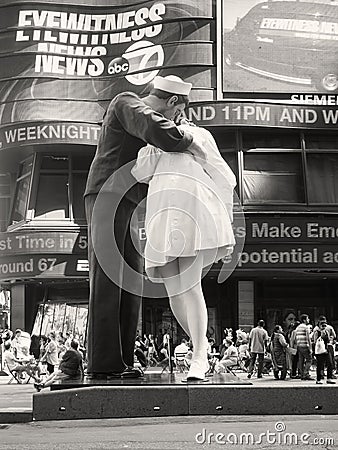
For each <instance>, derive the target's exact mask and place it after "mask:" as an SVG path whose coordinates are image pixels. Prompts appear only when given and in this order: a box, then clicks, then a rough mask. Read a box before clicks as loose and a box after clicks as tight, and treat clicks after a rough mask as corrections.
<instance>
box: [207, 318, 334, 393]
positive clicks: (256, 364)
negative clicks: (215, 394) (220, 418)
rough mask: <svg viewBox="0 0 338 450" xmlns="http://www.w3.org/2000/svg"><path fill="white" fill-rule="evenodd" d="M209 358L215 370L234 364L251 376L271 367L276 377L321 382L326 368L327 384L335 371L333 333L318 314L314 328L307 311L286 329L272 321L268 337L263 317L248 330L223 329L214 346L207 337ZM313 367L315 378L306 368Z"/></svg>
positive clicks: (325, 320) (332, 380) (261, 373)
mask: <svg viewBox="0 0 338 450" xmlns="http://www.w3.org/2000/svg"><path fill="white" fill-rule="evenodd" d="M209 343H210V349H209V358H215V356H216V357H217V361H216V363H215V364H214V366H215V371H216V372H217V373H222V372H227V371H229V369H231V368H234V367H236V366H238V367H239V368H242V369H243V370H245V371H246V372H247V377H248V378H251V377H252V376H253V374H254V373H256V374H257V378H262V377H263V374H264V373H265V374H269V373H270V371H271V370H272V373H273V376H274V378H275V379H276V380H285V379H286V378H287V376H289V377H290V378H292V379H301V380H316V383H317V384H323V380H324V377H325V370H326V382H327V384H335V383H336V382H335V381H334V380H335V379H336V378H337V373H338V351H337V350H336V345H338V344H336V332H335V330H334V328H333V327H332V326H331V325H329V324H328V322H327V319H326V317H325V316H323V315H322V316H320V317H319V320H318V322H317V324H316V326H315V327H313V326H312V324H311V323H310V318H309V316H308V315H307V314H302V315H301V316H300V317H299V320H297V319H296V318H294V320H292V321H291V323H289V325H288V327H287V329H284V330H283V328H282V326H281V325H279V324H276V325H275V326H274V328H273V332H272V333H271V335H270V336H269V334H268V332H267V331H266V329H265V322H264V320H259V321H258V323H257V326H256V327H254V328H252V329H251V331H250V332H249V333H245V332H244V331H242V330H240V329H239V330H237V331H236V333H235V336H234V333H233V332H232V330H231V329H226V330H225V337H224V339H223V342H222V344H221V345H220V346H219V347H218V348H217V346H215V341H214V340H213V339H212V340H209ZM311 367H316V379H314V378H312V377H311V374H310V369H311Z"/></svg>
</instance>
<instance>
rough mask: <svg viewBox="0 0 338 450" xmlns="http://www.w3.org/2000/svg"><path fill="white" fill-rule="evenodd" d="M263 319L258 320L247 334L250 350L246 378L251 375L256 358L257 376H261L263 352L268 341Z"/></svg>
mask: <svg viewBox="0 0 338 450" xmlns="http://www.w3.org/2000/svg"><path fill="white" fill-rule="evenodd" d="M264 326H265V322H264V320H259V321H258V323H257V326H256V327H255V328H253V329H252V330H251V331H250V334H249V351H250V355H251V357H250V365H249V369H248V375H247V376H248V378H251V377H252V373H253V371H254V367H255V363H256V359H258V369H257V378H262V377H263V375H262V372H263V364H264V353H265V349H266V345H267V343H268V339H269V336H268V333H267V331H266V330H265V329H264Z"/></svg>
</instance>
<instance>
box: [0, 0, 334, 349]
mask: <svg viewBox="0 0 338 450" xmlns="http://www.w3.org/2000/svg"><path fill="white" fill-rule="evenodd" d="M239 3H241V2H233V1H231V0H222V1H211V0H208V1H206V0H198V1H197V0H191V1H184V2H182V1H181V0H176V1H174V0H163V1H153V0H151V1H140V0H139V1H135V0H134V1H133V2H128V1H127V2H126V1H122V0H115V1H114V2H110V1H108V0H96V1H94V2H90V3H89V2H88V1H86V0H72V1H70V0H69V1H68V0H63V1H60V2H58V5H56V4H54V3H53V2H50V1H45V2H36V1H28V2H23V1H13V2H11V4H10V5H9V4H8V2H7V1H5V0H3V1H0V11H1V15H0V17H1V18H0V29H1V31H2V33H1V40H0V61H1V64H0V99H1V106H0V117H1V122H0V207H1V209H0V211H1V214H0V227H1V228H0V231H1V235H0V286H1V292H2V297H1V298H2V300H1V305H0V307H2V310H0V311H2V316H1V317H2V319H1V320H2V324H1V323H0V325H2V326H3V327H5V326H6V325H9V326H11V328H18V327H19V328H23V329H25V330H27V331H29V332H32V333H33V334H37V335H39V334H45V333H46V332H47V331H48V330H49V329H51V328H53V329H55V330H57V331H61V332H66V331H71V332H75V333H77V334H79V335H80V337H81V339H82V340H83V341H85V334H86V313H87V303H88V262H87V255H86V250H87V232H86V222H85V215H84V203H83V197H82V195H83V192H84V186H85V182H86V177H87V173H88V169H89V165H90V162H91V160H92V158H93V155H94V152H95V145H96V142H97V139H98V135H99V132H100V123H101V121H102V117H103V114H104V111H105V109H106V107H107V106H108V104H109V101H110V100H111V98H113V97H114V95H116V94H117V93H119V92H121V91H125V90H131V91H134V92H136V93H138V94H139V95H144V94H146V93H147V92H148V91H149V88H150V86H151V82H152V80H153V79H154V77H155V76H156V75H158V74H159V75H162V76H165V75H167V74H171V73H175V74H177V75H179V76H181V77H182V78H184V79H185V80H187V81H189V82H191V83H192V84H193V89H192V94H191V100H192V101H191V105H190V106H189V108H188V110H187V116H188V118H189V119H191V120H192V121H194V122H195V123H196V124H198V125H201V126H204V127H206V128H208V129H209V130H210V131H211V132H212V133H213V135H214V137H215V139H216V141H217V143H218V145H219V148H220V151H221V153H222V156H223V157H224V159H225V160H226V161H227V162H228V163H229V165H230V166H231V168H232V169H233V171H234V172H235V174H236V177H237V180H238V185H237V197H238V200H236V201H235V215H236V214H240V213H241V212H244V217H245V224H244V225H243V224H242V225H240V226H238V227H237V228H235V234H236V236H237V238H238V241H241V240H243V239H244V238H245V245H244V248H243V249H240V248H238V249H236V250H237V251H235V252H234V255H233V258H234V260H235V261H236V263H237V260H238V263H237V265H236V269H235V270H234V272H233V273H232V275H231V276H230V277H228V278H226V279H224V280H223V278H225V277H222V265H220V264H216V265H214V266H213V267H212V269H211V270H210V271H209V272H208V273H207V274H206V276H205V277H204V279H203V288H204V292H205V297H206V301H207V306H208V311H209V329H208V334H209V335H210V336H214V337H215V338H216V340H217V341H218V342H219V341H220V340H221V339H222V335H223V329H224V328H226V327H232V328H237V327H241V328H244V329H249V328H250V327H251V326H252V325H253V324H254V323H255V322H256V321H257V319H259V318H264V319H265V320H266V322H267V326H268V329H269V331H271V328H272V327H273V325H274V324H275V323H280V324H282V325H284V326H287V323H288V320H290V318H292V317H293V316H295V317H296V316H298V315H299V314H301V313H304V312H305V313H308V314H309V315H310V317H311V319H312V321H315V320H316V319H318V316H319V315H320V314H325V315H327V317H328V319H329V320H330V322H331V323H333V325H335V326H337V325H338V311H337V306H336V305H337V301H336V298H337V293H338V292H337V291H338V279H337V271H338V245H337V244H336V242H337V237H338V215H337V213H338V209H337V204H338V187H337V181H336V180H337V179H338V178H337V175H338V133H337V130H336V128H337V121H338V108H337V100H338V96H337V95H336V94H335V92H337V89H338V85H337V86H336V78H335V76H336V73H337V72H338V66H336V67H335V66H334V64H333V63H332V62H331V59H329V58H328V53H332V52H334V54H335V55H336V53H335V48H334V42H335V38H334V37H335V36H337V35H338V31H337V30H338V5H333V4H330V3H332V2H328V1H325V0H323V1H313V2H309V1H307V0H306V1H303V2H302V1H298V2H296V1H295V2H290V1H278V2H274V1H266V2H258V1H256V0H252V2H250V1H249V2H247V5H246V6H245V7H244V6H243V5H242V4H241V5H239ZM298 4H302V5H301V6H302V8H299V5H298ZM305 4H306V6H304V5H305ZM318 17H320V19H318ZM253 23H254V24H256V25H257V23H258V24H259V26H258V28H257V26H256V25H255V27H256V28H255V27H254V26H253V25H252V24H253ZM330 24H331V25H330ZM334 24H335V25H334ZM250 36H251V37H250ZM244 38H245V39H244ZM248 42H249V43H248ZM250 43H251V44H250ZM286 48H289V49H293V50H289V51H288V52H287V51H283V52H282V50H281V49H286ZM295 49H296V50H297V49H298V50H297V51H296V50H295ZM299 49H303V51H304V52H305V49H306V51H307V52H310V53H311V52H312V53H311V54H313V53H316V55H317V59H318V61H317V63H318V64H317V65H315V64H314V62H313V60H311V61H312V64H311V71H308V70H307V66H306V64H299V65H298V66H299V67H298V66H297V64H295V61H296V60H297V61H298V62H299V61H300V59H299V51H300V50H299ZM269 55H270V56H269ZM297 55H298V56H297ZM283 58H284V59H283ZM336 60H338V59H337V58H335V61H336ZM271 62H274V64H271ZM268 63H270V65H269V64H268ZM277 63H278V64H277ZM324 63H325V64H324ZM326 63H327V64H326ZM308 66H310V64H308ZM140 240H141V241H142V240H143V241H144V233H143V232H142V225H140ZM165 331H169V332H171V333H172V335H173V338H174V340H178V339H179V338H180V336H181V330H180V329H179V327H178V325H177V323H176V321H175V320H174V319H173V317H172V315H171V312H170V309H169V305H168V300H167V299H166V298H144V300H143V308H142V317H141V320H140V332H142V333H147V334H148V333H151V334H154V335H161V334H163V333H164V332H165Z"/></svg>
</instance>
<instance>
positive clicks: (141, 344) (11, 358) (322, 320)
mask: <svg viewBox="0 0 338 450" xmlns="http://www.w3.org/2000/svg"><path fill="white" fill-rule="evenodd" d="M0 340H1V343H2V365H3V366H4V365H6V366H7V368H8V369H9V370H10V371H11V372H15V373H16V374H17V376H18V377H19V380H20V379H24V378H25V376H27V375H28V376H29V377H31V378H33V379H34V381H35V387H36V389H37V390H38V391H40V390H41V389H43V388H44V387H48V386H50V385H51V384H52V383H54V382H55V381H56V380H64V379H67V378H77V377H81V376H82V375H83V373H84V368H85V367H86V363H85V349H84V348H82V347H81V346H80V345H79V341H78V339H77V336H73V335H72V334H71V333H66V335H65V336H63V335H62V333H55V332H53V331H51V332H50V333H49V334H48V336H41V337H40V338H39V337H37V336H30V335H29V333H27V332H25V331H22V330H20V329H17V330H15V332H12V331H10V330H2V331H0ZM176 344H177V345H176V346H174V347H172V342H171V339H170V336H169V334H168V333H167V332H164V334H163V335H161V336H160V337H158V336H153V335H152V334H148V335H146V334H144V335H143V336H142V335H141V334H140V333H139V332H138V334H137V337H136V341H135V349H134V354H135V362H138V364H139V365H140V366H141V367H142V368H143V369H146V368H147V367H149V366H162V367H163V368H168V367H170V364H173V366H174V367H175V365H176V366H177V367H176V368H177V369H182V368H187V369H189V365H190V363H191V357H192V354H193V347H192V343H191V341H189V339H188V338H187V339H182V340H181V341H180V342H179V343H176ZM336 347H338V344H336V332H335V330H334V328H333V327H332V326H331V325H330V324H328V322H327V319H326V317H325V316H323V315H322V316H320V317H319V320H318V322H317V324H316V325H315V327H313V326H312V324H311V323H310V318H309V316H308V315H306V314H302V315H301V316H300V317H299V320H297V318H296V317H294V318H292V320H290V321H289V323H288V324H287V326H285V324H284V329H283V327H282V326H281V325H279V324H276V325H275V326H274V328H273V331H272V333H271V335H270V336H269V334H268V332H267V331H266V329H265V322H264V320H259V321H258V323H257V326H256V327H253V328H252V329H251V331H250V332H249V333H246V332H244V331H243V330H241V329H238V330H236V331H235V332H234V331H233V330H232V329H228V328H226V329H225V330H224V339H223V341H222V343H221V344H220V345H217V344H216V342H215V339H213V338H209V340H208V359H209V365H210V372H211V373H224V372H229V371H232V370H233V369H234V368H236V367H237V368H239V369H242V370H243V371H245V372H246V373H247V377H248V378H251V377H252V376H254V375H256V376H257V378H262V377H263V375H264V374H270V373H271V372H272V374H273V376H274V378H275V379H276V380H285V379H286V378H287V376H289V377H290V378H292V379H301V380H314V378H312V377H311V374H310V369H311V367H313V368H314V367H315V368H316V379H315V380H316V383H317V384H323V380H324V377H325V376H326V382H327V383H328V384H335V383H336V382H335V379H336V378H337V375H336V374H337V373H338V351H337V350H338V349H337V350H336ZM43 374H45V376H44V377H43V376H42V375H43Z"/></svg>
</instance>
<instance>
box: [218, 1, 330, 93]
mask: <svg viewBox="0 0 338 450" xmlns="http://www.w3.org/2000/svg"><path fill="white" fill-rule="evenodd" d="M222 7H223V14H222V25H221V26H222V30H223V40H222V43H223V50H222V65H223V91H224V92H236V93H237V92H238V93H239V94H241V93H243V92H245V91H247V92H250V93H265V94H267V96H266V98H269V94H271V93H279V94H281V93H293V92H324V93H325V92H329V93H330V92H337V90H338V67H337V58H338V5H337V2H331V4H330V2H328V1H325V0H323V1H313V2H310V1H297V0H279V1H270V0H266V1H262V0H245V1H238V0H222Z"/></svg>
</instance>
